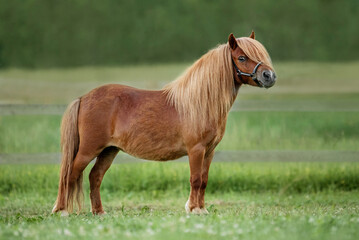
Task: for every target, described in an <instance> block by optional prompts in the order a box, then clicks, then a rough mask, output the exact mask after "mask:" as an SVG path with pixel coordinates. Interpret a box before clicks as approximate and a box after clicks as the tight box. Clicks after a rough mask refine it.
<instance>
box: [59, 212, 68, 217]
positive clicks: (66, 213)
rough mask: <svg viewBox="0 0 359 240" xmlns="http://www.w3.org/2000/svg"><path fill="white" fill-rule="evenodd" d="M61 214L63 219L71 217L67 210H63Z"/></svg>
mask: <svg viewBox="0 0 359 240" xmlns="http://www.w3.org/2000/svg"><path fill="white" fill-rule="evenodd" d="M60 213H61V217H67V216H69V213H68V212H67V211H66V210H61V211H60Z"/></svg>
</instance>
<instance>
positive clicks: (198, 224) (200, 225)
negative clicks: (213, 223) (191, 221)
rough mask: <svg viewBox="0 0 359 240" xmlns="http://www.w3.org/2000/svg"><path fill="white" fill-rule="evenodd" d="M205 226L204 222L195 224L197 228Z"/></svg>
mask: <svg viewBox="0 0 359 240" xmlns="http://www.w3.org/2000/svg"><path fill="white" fill-rule="evenodd" d="M203 227H204V225H203V224H202V223H197V224H195V225H194V228H197V229H202V228H203Z"/></svg>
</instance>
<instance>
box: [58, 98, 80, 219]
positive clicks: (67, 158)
mask: <svg viewBox="0 0 359 240" xmlns="http://www.w3.org/2000/svg"><path fill="white" fill-rule="evenodd" d="M80 101H81V100H80V99H76V100H75V101H73V102H72V103H71V104H70V105H69V106H68V107H67V109H66V111H65V113H64V116H63V118H62V122H61V152H62V160H61V171H60V180H59V192H58V196H57V200H56V202H55V206H54V208H53V210H52V212H58V211H62V210H65V211H68V212H72V209H73V204H72V202H73V196H74V195H75V196H76V198H77V201H78V207H79V210H80V209H81V199H80V198H81V196H80V195H82V194H83V193H82V174H81V176H80V177H79V179H78V181H77V183H76V184H75V186H73V187H72V188H73V189H70V187H71V186H69V179H70V174H71V171H72V165H73V161H74V159H75V157H76V154H77V152H78V148H79V143H80V138H79V131H78V124H77V121H78V113H79V108H80Z"/></svg>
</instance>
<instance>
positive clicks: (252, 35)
mask: <svg viewBox="0 0 359 240" xmlns="http://www.w3.org/2000/svg"><path fill="white" fill-rule="evenodd" d="M249 37H250V38H252V39H254V38H255V34H254V31H253V30H252V33H251V35H250V36H249Z"/></svg>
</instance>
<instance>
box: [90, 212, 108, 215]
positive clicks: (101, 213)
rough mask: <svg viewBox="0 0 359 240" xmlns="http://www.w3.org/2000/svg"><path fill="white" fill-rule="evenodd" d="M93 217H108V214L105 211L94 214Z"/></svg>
mask: <svg viewBox="0 0 359 240" xmlns="http://www.w3.org/2000/svg"><path fill="white" fill-rule="evenodd" d="M92 214H93V215H95V216H105V215H107V213H106V212H105V211H102V212H92Z"/></svg>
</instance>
